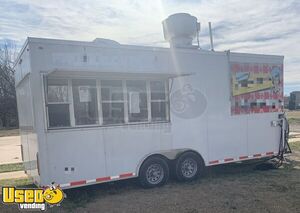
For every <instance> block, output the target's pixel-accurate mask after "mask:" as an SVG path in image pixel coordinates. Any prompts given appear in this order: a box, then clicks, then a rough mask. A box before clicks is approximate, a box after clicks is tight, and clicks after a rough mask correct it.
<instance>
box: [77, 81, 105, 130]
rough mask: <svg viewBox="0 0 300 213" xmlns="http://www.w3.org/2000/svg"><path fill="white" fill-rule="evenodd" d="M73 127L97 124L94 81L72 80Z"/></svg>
mask: <svg viewBox="0 0 300 213" xmlns="http://www.w3.org/2000/svg"><path fill="white" fill-rule="evenodd" d="M72 92H73V104H74V116H75V125H77V126H80V125H93V124H99V116H98V101H97V88H96V80H90V79H75V80H72Z"/></svg>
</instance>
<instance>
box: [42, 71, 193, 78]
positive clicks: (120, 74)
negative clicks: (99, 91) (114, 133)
mask: <svg viewBox="0 0 300 213" xmlns="http://www.w3.org/2000/svg"><path fill="white" fill-rule="evenodd" d="M41 73H43V74H45V75H47V76H51V77H69V76H70V77H93V78H101V77H103V78H119V79H123V78H124V79H127V78H143V79H145V78H149V79H151V78H161V79H170V78H177V77H183V76H189V75H193V74H194V73H188V72H184V73H175V72H174V73H158V72H152V73H150V72H149V73H146V72H145V73H144V72H143V73H142V72H116V71H113V72H111V71H90V70H62V69H54V70H50V71H41Z"/></svg>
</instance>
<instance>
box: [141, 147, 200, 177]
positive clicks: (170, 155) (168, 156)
mask: <svg viewBox="0 0 300 213" xmlns="http://www.w3.org/2000/svg"><path fill="white" fill-rule="evenodd" d="M185 152H194V153H196V154H197V155H199V157H200V158H201V159H202V160H203V158H202V156H201V154H200V153H198V152H197V151H195V150H192V149H187V148H184V149H173V150H162V151H157V152H152V153H149V154H147V155H145V156H144V157H143V158H142V159H141V160H140V161H139V163H138V165H137V168H136V174H137V176H138V175H139V171H140V168H141V166H142V164H143V163H144V162H145V161H146V160H147V159H148V158H150V157H153V156H158V157H161V158H163V159H165V160H166V161H167V163H168V164H169V163H170V162H171V161H173V160H175V159H177V158H178V157H179V156H180V155H181V154H183V153H185ZM203 162H204V160H203Z"/></svg>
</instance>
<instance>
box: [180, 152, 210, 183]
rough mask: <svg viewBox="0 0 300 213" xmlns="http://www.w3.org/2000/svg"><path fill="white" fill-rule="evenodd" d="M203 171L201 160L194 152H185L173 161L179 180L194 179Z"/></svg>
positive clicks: (187, 180)
mask: <svg viewBox="0 0 300 213" xmlns="http://www.w3.org/2000/svg"><path fill="white" fill-rule="evenodd" d="M187 167H188V168H187ZM203 171H204V163H203V160H202V159H201V158H200V156H199V155H197V154H196V153H194V152H185V153H183V154H182V155H180V156H179V157H178V158H177V159H176V161H175V175H176V179H177V180H179V181H181V182H189V181H192V180H195V179H197V178H198V177H199V176H200V175H201V174H202V173H203Z"/></svg>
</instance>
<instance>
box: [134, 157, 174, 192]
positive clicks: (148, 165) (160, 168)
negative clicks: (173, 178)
mask: <svg viewBox="0 0 300 213" xmlns="http://www.w3.org/2000/svg"><path fill="white" fill-rule="evenodd" d="M139 179H140V183H141V185H142V186H143V187H144V188H153V187H156V186H162V185H164V184H165V183H167V181H168V179H169V166H168V163H167V162H166V160H164V159H163V158H161V157H150V158H149V159H147V160H146V161H145V162H144V163H143V165H142V166H141V169H140V172H139Z"/></svg>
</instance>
